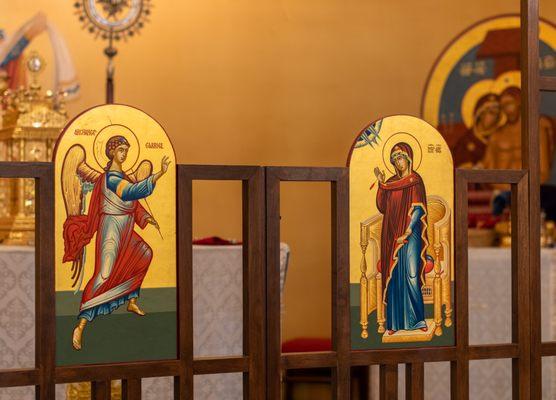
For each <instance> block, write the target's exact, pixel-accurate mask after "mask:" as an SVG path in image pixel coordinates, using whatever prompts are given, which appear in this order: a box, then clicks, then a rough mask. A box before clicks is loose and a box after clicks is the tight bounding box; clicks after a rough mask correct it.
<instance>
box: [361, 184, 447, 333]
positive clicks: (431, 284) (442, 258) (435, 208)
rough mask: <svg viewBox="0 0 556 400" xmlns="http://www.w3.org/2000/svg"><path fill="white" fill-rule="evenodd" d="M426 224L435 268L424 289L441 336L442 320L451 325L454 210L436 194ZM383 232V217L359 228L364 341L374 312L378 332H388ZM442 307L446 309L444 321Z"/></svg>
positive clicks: (430, 200) (429, 274)
mask: <svg viewBox="0 0 556 400" xmlns="http://www.w3.org/2000/svg"><path fill="white" fill-rule="evenodd" d="M427 224H428V229H427V237H428V242H429V245H428V247H427V251H426V254H427V255H429V256H432V258H433V260H434V267H433V268H431V270H430V271H428V272H427V273H426V274H425V284H424V285H423V287H422V289H421V290H422V292H423V300H424V303H425V304H433V310H434V326H435V328H434V333H435V335H437V336H440V335H442V321H444V326H446V327H449V326H451V325H452V301H451V281H452V265H451V261H452V257H451V254H452V248H451V230H452V227H451V211H450V207H449V206H448V204H447V203H446V201H445V200H444V199H443V198H441V197H439V196H434V195H431V196H428V197H427ZM381 230H382V214H376V215H374V216H372V217H370V218H368V219H366V220H365V221H363V222H361V225H360V245H361V265H360V267H361V279H360V284H361V287H360V306H361V314H360V317H361V318H360V324H361V337H362V338H364V339H366V338H368V336H369V333H368V327H369V315H370V314H371V313H373V312H376V317H377V318H376V319H377V331H378V333H379V334H383V333H384V332H385V328H384V324H385V322H386V320H385V314H384V303H383V301H382V274H381V272H380V271H379V270H378V262H379V260H380V236H381ZM367 261H369V262H367ZM369 267H370V268H369ZM442 306H444V316H445V318H444V319H443V317H442Z"/></svg>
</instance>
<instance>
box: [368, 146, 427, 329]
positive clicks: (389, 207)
mask: <svg viewBox="0 0 556 400" xmlns="http://www.w3.org/2000/svg"><path fill="white" fill-rule="evenodd" d="M390 162H391V163H392V165H393V166H394V168H395V174H394V175H393V176H392V177H390V178H389V179H388V180H386V179H385V176H384V171H382V172H381V171H380V170H379V169H378V168H375V170H374V172H375V175H376V177H377V179H378V181H379V186H378V194H377V197H376V205H377V208H378V210H379V211H380V212H381V213H382V214H383V220H382V236H381V248H380V264H379V268H380V271H381V272H382V285H383V288H382V289H383V302H384V304H385V309H386V312H385V316H386V329H387V330H388V334H390V335H392V334H394V333H395V332H396V331H399V330H415V329H421V330H423V331H426V330H427V324H426V322H425V306H424V302H423V294H422V292H421V288H422V286H423V284H424V271H425V264H426V256H425V251H426V248H427V245H428V241H427V200H426V192H425V185H424V183H423V179H422V178H421V176H420V175H419V174H418V173H417V172H416V171H414V170H413V150H412V148H411V146H410V145H409V144H407V143H404V142H400V143H397V144H395V145H394V147H392V150H391V152H390Z"/></svg>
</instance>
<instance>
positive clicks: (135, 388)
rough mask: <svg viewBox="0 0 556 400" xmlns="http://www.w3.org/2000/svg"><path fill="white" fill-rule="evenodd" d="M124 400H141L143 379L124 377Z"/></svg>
mask: <svg viewBox="0 0 556 400" xmlns="http://www.w3.org/2000/svg"><path fill="white" fill-rule="evenodd" d="M122 400H141V379H140V378H138V379H122Z"/></svg>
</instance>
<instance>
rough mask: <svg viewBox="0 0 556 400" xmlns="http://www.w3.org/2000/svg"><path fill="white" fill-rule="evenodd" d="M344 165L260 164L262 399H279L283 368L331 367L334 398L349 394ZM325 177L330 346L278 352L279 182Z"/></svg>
mask: <svg viewBox="0 0 556 400" xmlns="http://www.w3.org/2000/svg"><path fill="white" fill-rule="evenodd" d="M348 176H349V175H348V169H347V168H298V167H267V168H266V209H267V213H266V229H267V241H266V246H267V332H268V338H267V351H268V358H267V360H268V361H267V371H268V372H267V377H268V379H267V397H266V398H267V399H269V400H279V399H281V375H282V371H283V370H286V369H295V368H322V367H329V368H332V371H333V373H332V378H333V379H332V381H333V392H334V396H335V398H338V399H349V393H350V365H349V351H350V346H351V345H350V337H349V330H350V328H349V318H350V317H349V263H348V251H349V229H348V227H349V178H348ZM284 181H296V182H330V183H331V200H332V201H331V206H332V213H331V220H332V230H331V232H332V237H331V241H332V260H331V261H332V271H331V272H332V288H331V290H332V351H330V352H313V353H296V354H282V352H281V335H280V330H281V329H280V182H284Z"/></svg>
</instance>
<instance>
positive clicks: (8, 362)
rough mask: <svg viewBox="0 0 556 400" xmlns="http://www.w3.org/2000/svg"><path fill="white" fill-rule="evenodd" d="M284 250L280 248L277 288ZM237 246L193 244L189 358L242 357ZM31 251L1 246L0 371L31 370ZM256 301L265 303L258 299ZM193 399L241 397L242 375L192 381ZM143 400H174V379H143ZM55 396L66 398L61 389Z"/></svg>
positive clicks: (20, 393) (26, 395)
mask: <svg viewBox="0 0 556 400" xmlns="http://www.w3.org/2000/svg"><path fill="white" fill-rule="evenodd" d="M289 252H290V250H289V247H288V245H286V244H284V243H282V244H281V245H280V274H281V287H283V283H284V280H285V276H286V271H287V264H288V258H289ZM242 268H243V260H242V246H240V245H236V246H200V245H199V246H197V245H196V246H193V321H194V322H193V324H194V331H193V333H194V342H193V343H194V355H195V357H203V356H223V355H224V356H226V355H240V354H242V351H243V349H242V343H243V337H242V320H243V299H242V296H243V289H242V285H243V283H242ZM34 277H35V252H34V249H33V248H31V247H23V246H0V369H15V368H33V367H34V355H35V338H34V335H35V330H34V326H35V308H34V304H35V291H34V289H35V284H34V280H35V278H34ZM261 301H264V300H263V299H261ZM194 383H195V398H196V399H199V400H228V399H229V400H236V399H241V398H242V386H243V377H242V374H223V375H206V376H196V377H195V382H194ZM142 391H143V399H144V400H165V399H168V400H170V399H173V398H174V397H173V378H147V379H143V381H142ZM56 398H57V399H66V394H65V385H57V387H56ZM28 399H29V400H31V399H34V388H30V387H25V388H9V389H0V400H28Z"/></svg>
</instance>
